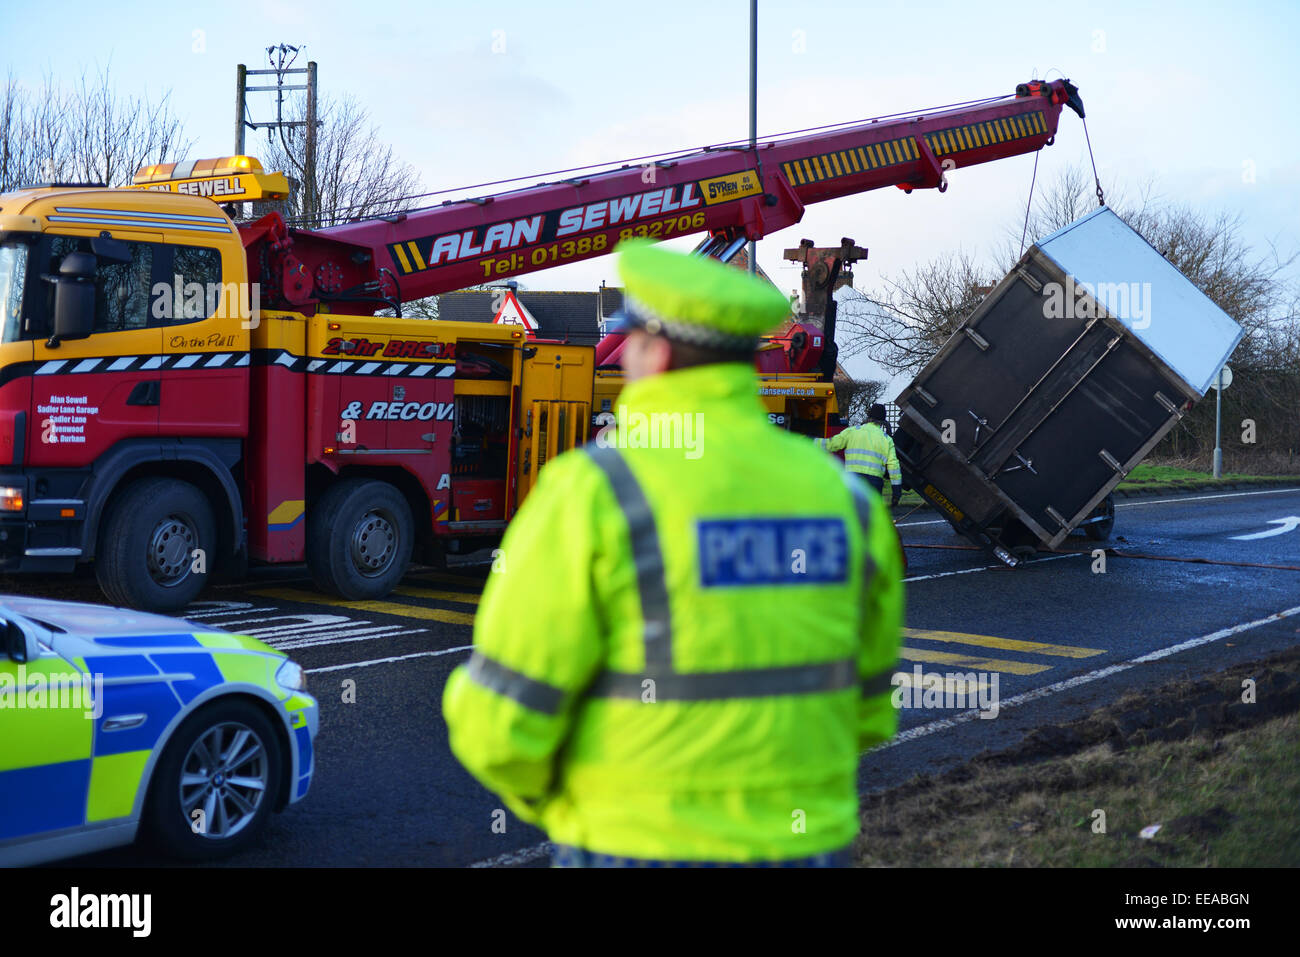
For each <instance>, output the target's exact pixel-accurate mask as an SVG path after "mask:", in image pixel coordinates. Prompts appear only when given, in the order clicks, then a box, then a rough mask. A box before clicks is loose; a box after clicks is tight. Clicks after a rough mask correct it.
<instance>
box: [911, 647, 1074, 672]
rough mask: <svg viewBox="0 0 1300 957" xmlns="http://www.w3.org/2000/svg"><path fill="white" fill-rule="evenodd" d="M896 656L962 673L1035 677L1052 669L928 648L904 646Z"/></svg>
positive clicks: (1023, 662) (1049, 666) (1045, 666)
mask: <svg viewBox="0 0 1300 957" xmlns="http://www.w3.org/2000/svg"><path fill="white" fill-rule="evenodd" d="M898 656H899V657H900V658H902V659H904V660H905V661H928V662H930V663H931V664H938V665H952V666H954V667H956V668H961V669H962V670H964V671H1002V672H1006V673H1007V674H1011V675H1036V674H1039V673H1040V672H1043V671H1047V670H1049V669H1050V668H1051V667H1052V666H1051V665H1035V664H1030V663H1029V662H1027V661H1009V660H1006V659H1001V658H978V657H974V656H972V655H954V654H952V653H951V652H947V651H931V650H930V649H929V648H912V647H911V646H906V645H905V646H904V647H903V650H902V651H900V652H899V655H898Z"/></svg>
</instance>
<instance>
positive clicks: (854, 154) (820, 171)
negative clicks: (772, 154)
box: [781, 136, 920, 186]
mask: <svg viewBox="0 0 1300 957" xmlns="http://www.w3.org/2000/svg"><path fill="white" fill-rule="evenodd" d="M919 156H920V154H919V153H918V152H917V150H916V141H915V140H914V139H912V137H910V136H900V137H899V138H898V139H896V140H886V141H885V142H884V143H873V144H871V145H869V146H859V147H857V148H855V149H847V150H838V151H836V152H834V153H820V154H818V155H817V156H809V157H807V158H805V159H797V160H791V161H790V162H788V163H782V164H781V171H782V172H783V173H785V177H786V179H788V180H789V181H790V182H791V183H793V184H794V185H795V186H805V185H807V184H808V183H818V182H821V181H822V180H824V179H831V178H833V177H836V176H849V175H851V174H853V173H861V172H862V171H863V170H873V169H880V168H881V167H883V166H894V165H895V164H897V163H910V162H911V161H912V160H915V159H917V157H919Z"/></svg>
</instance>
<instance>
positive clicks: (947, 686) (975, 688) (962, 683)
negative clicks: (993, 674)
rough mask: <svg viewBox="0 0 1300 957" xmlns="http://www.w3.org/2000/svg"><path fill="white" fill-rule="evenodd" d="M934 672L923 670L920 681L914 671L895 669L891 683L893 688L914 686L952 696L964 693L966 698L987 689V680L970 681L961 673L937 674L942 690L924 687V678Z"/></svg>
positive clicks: (920, 689) (929, 676) (918, 688)
mask: <svg viewBox="0 0 1300 957" xmlns="http://www.w3.org/2000/svg"><path fill="white" fill-rule="evenodd" d="M935 674H937V673H936V672H925V673H923V674H922V675H921V681H920V682H917V680H916V674H915V673H914V672H911V671H896V672H894V682H893V685H894V687H895V688H914V689H916V690H917V691H935V692H940V693H942V694H946V695H954V696H956V695H965V696H966V697H967V698H972V697H974V696H975V695H977V694H979V693H980V692H981V691H987V690H988V682H986V681H983V680H980V679H978V678H977V679H976V680H974V681H971V680H969V679H968V678H967V677H966V676H964V675H961V674H955V675H938V677H940V678H941V679H942V681H943V688H942V691H940V689H938V688H933V689H931V688H926V687H925V683H926V680H927V679H930V678H931V676H932V675H935Z"/></svg>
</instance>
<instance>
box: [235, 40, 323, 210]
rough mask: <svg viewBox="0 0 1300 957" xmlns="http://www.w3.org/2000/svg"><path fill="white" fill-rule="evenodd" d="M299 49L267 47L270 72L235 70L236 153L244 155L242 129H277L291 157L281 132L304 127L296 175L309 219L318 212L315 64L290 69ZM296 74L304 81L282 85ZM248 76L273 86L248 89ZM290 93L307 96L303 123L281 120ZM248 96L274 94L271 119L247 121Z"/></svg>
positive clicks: (280, 46) (283, 118)
mask: <svg viewBox="0 0 1300 957" xmlns="http://www.w3.org/2000/svg"><path fill="white" fill-rule="evenodd" d="M301 49H302V48H301V47H295V46H290V45H289V44H287V43H281V44H279V45H277V46H273V47H267V48H266V56H267V60H268V62H270V64H271V67H270V69H266V70H250V69H248V68H247V67H246V66H245V65H244V64H242V63H240V64H239V65H238V66H237V67H236V68H235V153H236V154H242V153H243V152H244V130H245V129H250V130H257V129H264V130H280V131H281V133H280V139H281V143H282V144H283V145H284V146H285V152H286V153H289V154H290V155H292V150H290V149H289V146H288V141H287V140H286V139H285V137H284V132H283V131H284V130H286V129H287V130H289V135H290V137H292V136H293V132H294V130H295V129H296V128H297V127H300V126H301V127H305V128H306V129H305V134H306V135H305V138H304V143H303V163H302V166H301V167H300V168H299V169H298V171H297V172H298V173H299V175H301V177H302V180H301V186H300V188H301V189H302V191H303V197H302V199H303V202H302V211H303V213H304V215H305V216H306V217H308V218H310V217H312V216H314V215H315V214H316V213H317V212H319V210H318V209H317V204H318V202H319V197H317V195H316V134H317V126H318V121H317V118H316V114H317V95H316V89H317V83H316V62H315V61H314V60H312V61H310V62H308V64H307V65H306V66H305V67H294V66H292V64H293V61H294V60H295V59H297V57H298V53H299V51H300V50H301ZM296 75H304V76H305V82H304V83H299V84H293V83H286V82H285V78H286V77H289V76H296ZM250 76H274V77H275V84H274V85H273V86H249V85H248V77H250ZM293 92H303V93H306V94H307V117H306V119H304V120H287V119H285V117H284V95H285V94H286V93H293ZM249 93H274V94H275V95H276V96H275V119H274V120H270V121H268V122H265V123H260V122H254V121H253V120H251V119H249V111H248V94H249Z"/></svg>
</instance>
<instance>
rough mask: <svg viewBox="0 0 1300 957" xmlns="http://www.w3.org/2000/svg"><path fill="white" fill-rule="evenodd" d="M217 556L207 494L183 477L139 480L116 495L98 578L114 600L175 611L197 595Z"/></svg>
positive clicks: (98, 554)
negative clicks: (183, 479)
mask: <svg viewBox="0 0 1300 957" xmlns="http://www.w3.org/2000/svg"><path fill="white" fill-rule="evenodd" d="M216 556H217V532H216V525H215V524H214V522H213V519H212V506H211V505H210V504H209V503H208V500H207V498H206V497H205V496H204V494H203V493H202V492H200V491H199V490H198V489H197V488H195V487H194V486H193V485H190V484H189V483H188V482H182V481H180V480H179V479H170V478H147V479H140V480H139V481H137V482H132V483H131V484H130V485H128V486H127V487H126V488H125V489H123V490H122V491H121V493H120V494H118V495H115V496H114V500H113V503H112V504H111V506H110V507H109V512H108V516H107V517H106V518H105V520H104V524H103V526H102V527H101V530H100V535H99V546H98V548H97V550H96V555H95V578H96V579H97V580H98V581H99V587H100V589H101V590H102V591H103V592H104V595H105V596H106V597H107V598H108V600H109V601H111V602H113V603H114V604H117V605H125V606H127V607H130V608H139V609H141V610H144V611H156V612H164V613H166V612H175V611H180V610H181V609H182V608H184V607H185V606H186V605H188V604H189V603H190V602H192V601H193V600H194V599H195V598H196V597H198V594H199V592H201V591H202V590H203V586H204V585H206V584H207V581H208V575H209V574H210V573H211V571H212V564H213V562H214V561H215V560H216Z"/></svg>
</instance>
